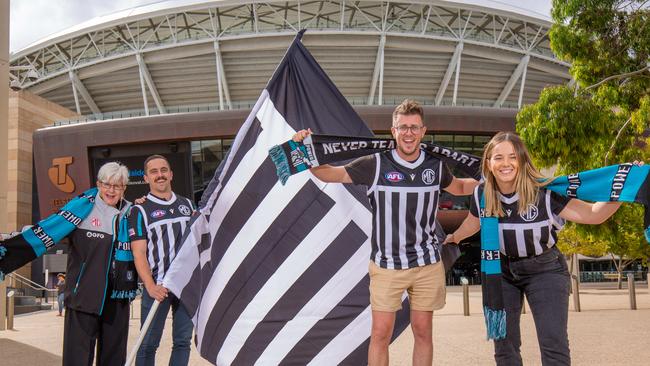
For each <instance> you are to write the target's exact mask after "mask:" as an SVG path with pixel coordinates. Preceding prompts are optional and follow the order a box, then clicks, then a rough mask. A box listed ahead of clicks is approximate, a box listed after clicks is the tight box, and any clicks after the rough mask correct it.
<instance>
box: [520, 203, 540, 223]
mask: <svg viewBox="0 0 650 366" xmlns="http://www.w3.org/2000/svg"><path fill="white" fill-rule="evenodd" d="M538 214H539V210H538V209H537V206H535V205H533V204H532V203H531V204H529V205H528V208H527V209H526V212H524V213H522V214H519V216H520V217H521V219H522V220H524V221H526V222H531V221H533V220H535V219H536V218H537V215H538Z"/></svg>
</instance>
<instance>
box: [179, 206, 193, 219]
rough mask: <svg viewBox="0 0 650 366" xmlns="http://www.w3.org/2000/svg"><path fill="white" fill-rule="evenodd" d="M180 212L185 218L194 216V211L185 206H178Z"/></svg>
mask: <svg viewBox="0 0 650 366" xmlns="http://www.w3.org/2000/svg"><path fill="white" fill-rule="evenodd" d="M178 211H180V212H181V213H182V214H183V215H185V216H189V215H191V214H192V210H190V208H189V207H187V206H185V205H180V206H178Z"/></svg>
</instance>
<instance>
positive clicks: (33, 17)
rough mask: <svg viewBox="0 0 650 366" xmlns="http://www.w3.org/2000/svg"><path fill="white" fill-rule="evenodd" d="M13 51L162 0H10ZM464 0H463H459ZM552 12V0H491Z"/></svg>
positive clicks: (542, 12)
mask: <svg viewBox="0 0 650 366" xmlns="http://www.w3.org/2000/svg"><path fill="white" fill-rule="evenodd" d="M9 1H10V7H11V8H10V12H11V14H10V39H9V42H10V45H9V49H10V51H11V52H12V53H13V52H15V51H19V50H21V49H22V48H24V47H26V46H28V45H30V44H31V43H33V42H36V41H38V40H40V39H42V38H45V37H47V36H49V35H50V34H53V33H57V32H59V31H62V30H65V29H67V28H70V27H72V26H74V25H77V24H79V23H82V22H85V21H87V20H90V19H93V18H96V17H99V16H103V15H106V14H111V13H114V12H116V11H120V10H125V9H130V8H133V7H136V6H141V5H147V4H152V3H157V2H162V1H160V0H110V1H107V0H9ZM459 1H462V0H459ZM491 1H493V2H495V3H504V4H509V5H515V6H518V7H520V8H523V9H527V10H530V11H534V12H537V13H540V14H544V15H547V16H549V14H550V9H551V0H491Z"/></svg>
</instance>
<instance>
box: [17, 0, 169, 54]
mask: <svg viewBox="0 0 650 366" xmlns="http://www.w3.org/2000/svg"><path fill="white" fill-rule="evenodd" d="M154 2H157V1H152V0H112V1H105V0H83V1H82V0H57V1H52V0H14V1H11V2H10V6H11V8H10V39H9V49H10V50H11V52H15V51H18V50H20V49H22V48H24V47H26V46H28V45H30V44H31V43H34V42H37V41H39V40H40V39H43V38H45V37H47V36H49V35H51V34H54V33H57V32H60V31H62V30H65V29H67V28H69V27H72V26H74V25H77V24H80V23H83V22H85V21H88V20H90V19H93V18H96V17H98V16H102V15H106V14H110V13H113V12H116V11H119V10H124V9H128V8H133V7H136V6H141V5H145V4H151V3H154Z"/></svg>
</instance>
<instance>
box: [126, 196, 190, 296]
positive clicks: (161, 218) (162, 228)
mask: <svg viewBox="0 0 650 366" xmlns="http://www.w3.org/2000/svg"><path fill="white" fill-rule="evenodd" d="M193 211H194V205H193V204H192V201H190V200H189V199H187V198H185V197H182V196H177V195H176V194H174V193H173V192H172V197H171V199H170V200H169V201H165V200H163V199H161V198H158V197H156V196H154V195H153V194H152V193H149V194H148V195H147V200H146V201H145V202H144V203H142V204H141V205H134V206H133V208H132V209H131V215H130V217H129V237H130V238H131V241H134V240H146V241H147V259H148V261H149V266H150V267H151V276H152V277H153V279H154V281H155V282H156V283H161V282H162V279H163V277H165V273H166V272H167V270H168V269H169V265H170V264H171V262H172V260H174V257H175V256H176V253H178V250H179V249H180V246H181V244H182V242H181V240H180V239H181V236H182V235H183V231H185V227H186V226H187V223H188V221H189V220H190V216H191V215H192V212H193Z"/></svg>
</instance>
